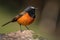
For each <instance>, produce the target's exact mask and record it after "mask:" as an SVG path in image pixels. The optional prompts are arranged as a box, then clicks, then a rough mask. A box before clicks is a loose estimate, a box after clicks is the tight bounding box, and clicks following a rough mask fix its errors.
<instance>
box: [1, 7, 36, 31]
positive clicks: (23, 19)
mask: <svg viewBox="0 0 60 40" xmlns="http://www.w3.org/2000/svg"><path fill="white" fill-rule="evenodd" d="M35 10H36V8H35V7H34V6H28V7H27V8H25V9H24V10H23V11H22V12H20V13H19V14H18V15H16V16H15V17H14V18H13V19H12V20H11V21H8V22H7V23H5V24H3V25H2V26H1V27H4V26H5V25H7V24H9V23H13V22H17V23H18V24H19V25H20V30H21V31H22V29H21V25H23V26H25V27H26V28H27V29H28V30H29V28H28V25H30V24H31V23H33V21H34V20H35V18H36V15H35Z"/></svg>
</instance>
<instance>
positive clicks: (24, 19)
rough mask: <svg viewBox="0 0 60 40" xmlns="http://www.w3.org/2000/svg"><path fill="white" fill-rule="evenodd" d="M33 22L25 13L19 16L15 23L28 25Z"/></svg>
mask: <svg viewBox="0 0 60 40" xmlns="http://www.w3.org/2000/svg"><path fill="white" fill-rule="evenodd" d="M33 21H34V18H32V17H31V16H30V15H29V13H25V14H24V15H23V16H21V17H20V18H19V19H17V22H18V23H19V24H22V25H25V26H26V25H29V24H31V23H32V22H33Z"/></svg>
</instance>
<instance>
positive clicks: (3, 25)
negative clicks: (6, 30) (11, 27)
mask: <svg viewBox="0 0 60 40" xmlns="http://www.w3.org/2000/svg"><path fill="white" fill-rule="evenodd" d="M11 22H12V21H9V22H7V23H5V24H3V25H2V26H1V27H4V26H5V25H7V24H9V23H11Z"/></svg>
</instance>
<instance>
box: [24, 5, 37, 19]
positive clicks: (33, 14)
mask: <svg viewBox="0 0 60 40" xmlns="http://www.w3.org/2000/svg"><path fill="white" fill-rule="evenodd" d="M35 9H36V8H35V7H33V6H29V7H27V8H26V9H25V10H24V11H26V12H28V13H29V15H30V16H31V17H33V18H35Z"/></svg>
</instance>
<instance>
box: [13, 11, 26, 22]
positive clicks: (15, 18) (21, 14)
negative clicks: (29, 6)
mask: <svg viewBox="0 0 60 40" xmlns="http://www.w3.org/2000/svg"><path fill="white" fill-rule="evenodd" d="M24 14H25V12H21V13H19V14H18V15H16V16H15V17H14V18H13V19H12V22H15V21H17V19H19V18H20V17H21V16H23V15H24Z"/></svg>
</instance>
